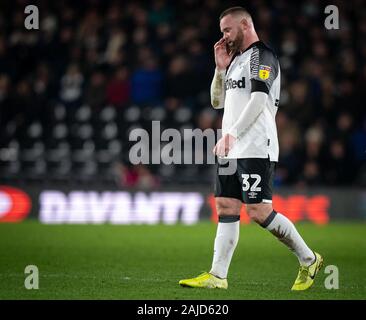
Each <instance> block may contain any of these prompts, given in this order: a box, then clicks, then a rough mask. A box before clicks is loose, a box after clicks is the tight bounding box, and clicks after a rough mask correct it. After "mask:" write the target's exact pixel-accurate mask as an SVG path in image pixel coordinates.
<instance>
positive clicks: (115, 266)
mask: <svg viewBox="0 0 366 320" xmlns="http://www.w3.org/2000/svg"><path fill="white" fill-rule="evenodd" d="M297 227H298V229H299V231H300V232H301V234H302V235H303V237H304V238H305V240H306V241H307V242H308V244H309V246H310V247H312V248H314V249H315V250H317V251H318V252H320V253H321V254H322V255H323V256H324V259H325V261H324V262H325V266H327V265H334V266H337V268H338V271H339V289H333V290H328V289H326V288H325V280H326V277H327V276H329V274H326V273H325V272H324V268H323V269H322V270H321V272H320V273H319V275H318V277H317V279H316V282H315V284H314V286H313V287H312V288H311V289H310V290H308V291H306V292H291V291H290V287H291V285H292V283H293V281H294V279H295V277H296V275H297V271H298V270H297V269H298V262H297V259H296V257H295V256H294V255H293V254H292V253H291V252H290V251H289V250H288V249H287V248H285V247H284V246H283V245H282V244H281V243H280V242H279V241H277V240H276V239H275V238H274V237H273V236H272V235H271V234H270V233H269V232H267V231H266V230H263V229H262V228H260V227H259V226H257V225H254V224H250V225H243V226H242V227H241V232H240V241H239V244H238V246H237V249H236V252H235V255H234V258H233V260H232V264H231V268H230V272H229V278H228V280H229V289H228V290H218V289H215V290H206V289H190V288H181V287H179V285H178V281H179V280H180V279H182V278H186V277H191V276H196V275H198V274H199V273H200V272H201V271H205V270H207V269H208V268H209V267H210V265H211V258H212V250H213V241H214V237H215V231H216V225H215V224H213V223H209V222H205V223H200V224H197V225H194V226H184V225H174V226H166V225H154V226H147V225H133V226H114V225H42V224H39V223H38V222H35V221H27V222H24V223H20V224H1V225H0V299H138V300H140V299H143V300H145V299H180V300H181V299H235V300H238V299H240V300H241V299H365V298H366V237H365V236H366V224H364V223H359V224H356V223H352V224H350V223H344V224H343V223H342V224H341V223H332V224H329V225H327V226H315V225H312V224H307V223H303V224H302V223H301V224H297ZM27 265H36V266H37V267H38V270H39V289H38V290H27V289H25V287H24V281H25V278H26V276H27V275H26V274H25V272H24V269H25V267H26V266H27ZM332 275H335V274H334V273H332Z"/></svg>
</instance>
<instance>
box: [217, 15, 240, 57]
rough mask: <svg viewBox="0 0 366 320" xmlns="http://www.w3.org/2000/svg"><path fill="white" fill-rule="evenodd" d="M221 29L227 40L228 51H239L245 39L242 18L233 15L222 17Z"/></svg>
mask: <svg viewBox="0 0 366 320" xmlns="http://www.w3.org/2000/svg"><path fill="white" fill-rule="evenodd" d="M220 29H221V32H222V34H223V38H224V39H225V42H226V48H227V51H228V52H230V51H234V52H236V51H238V50H239V49H240V47H241V46H242V44H243V39H244V33H243V30H242V29H241V25H240V20H239V19H238V18H235V17H233V16H232V15H227V16H225V17H223V18H222V19H221V21H220Z"/></svg>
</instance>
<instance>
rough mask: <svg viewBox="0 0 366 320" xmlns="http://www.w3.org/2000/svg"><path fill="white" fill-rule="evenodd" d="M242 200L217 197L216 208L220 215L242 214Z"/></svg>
mask: <svg viewBox="0 0 366 320" xmlns="http://www.w3.org/2000/svg"><path fill="white" fill-rule="evenodd" d="M241 205H242V204H241V201H239V200H236V199H225V198H216V210H217V214H218V215H219V216H220V215H240V209H241Z"/></svg>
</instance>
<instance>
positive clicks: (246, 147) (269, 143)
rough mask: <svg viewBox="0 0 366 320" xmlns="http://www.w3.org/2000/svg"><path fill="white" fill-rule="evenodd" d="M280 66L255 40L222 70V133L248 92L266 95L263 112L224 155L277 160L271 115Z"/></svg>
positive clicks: (274, 109) (277, 92) (243, 104)
mask: <svg viewBox="0 0 366 320" xmlns="http://www.w3.org/2000/svg"><path fill="white" fill-rule="evenodd" d="M280 78H281V72H280V65H279V61H278V59H277V57H276V55H275V54H274V53H273V51H272V50H271V49H270V48H268V47H267V46H266V45H265V44H264V43H263V42H261V41H257V42H254V43H253V44H252V45H250V46H249V47H248V48H247V49H246V50H245V51H244V52H243V53H238V54H237V55H236V56H235V57H234V58H233V60H232V62H231V64H230V65H229V67H228V68H227V70H226V75H225V79H224V81H225V100H224V116H223V121H222V134H223V135H224V134H225V133H228V131H229V130H230V128H231V127H232V125H233V124H234V123H235V122H236V121H237V119H238V118H239V116H240V114H241V113H242V111H243V108H245V107H246V106H247V104H248V101H249V100H250V94H251V93H252V92H256V91H261V92H265V93H267V94H268V98H267V101H266V105H265V107H264V110H263V112H262V113H261V114H260V115H259V116H258V118H257V119H256V120H255V122H254V123H253V124H252V125H251V126H250V127H249V128H248V130H247V131H246V132H244V133H243V134H242V135H241V136H240V137H238V139H237V140H236V142H235V144H234V146H233V148H232V149H231V150H230V151H229V154H228V155H227V157H226V158H228V159H239V158H269V159H270V160H271V161H278V152H279V148H278V138H277V128H276V121H275V116H276V112H277V108H278V104H279V99H280V87H281V79H280Z"/></svg>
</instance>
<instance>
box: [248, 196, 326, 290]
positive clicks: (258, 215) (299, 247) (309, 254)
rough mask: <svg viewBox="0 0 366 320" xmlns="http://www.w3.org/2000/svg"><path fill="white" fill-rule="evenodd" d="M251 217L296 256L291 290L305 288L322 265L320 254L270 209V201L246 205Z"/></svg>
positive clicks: (291, 225) (312, 280)
mask: <svg viewBox="0 0 366 320" xmlns="http://www.w3.org/2000/svg"><path fill="white" fill-rule="evenodd" d="M247 213H248V215H249V217H250V218H251V219H253V220H254V221H255V222H257V223H258V224H259V225H261V226H262V227H263V228H265V229H267V230H268V231H270V232H271V233H272V234H273V235H274V236H275V237H276V238H277V239H278V240H279V241H281V242H282V243H283V244H284V245H286V246H287V247H288V248H289V249H290V250H291V251H292V252H293V253H294V254H295V255H296V256H297V258H298V260H299V262H300V270H299V273H298V275H297V278H296V280H295V283H294V284H293V286H292V290H306V289H308V288H310V287H311V286H312V284H313V283H314V278H315V276H316V274H317V273H318V271H319V270H320V268H321V267H322V265H323V258H322V256H321V255H320V254H318V253H316V252H313V251H312V250H311V249H310V248H309V247H308V246H307V244H306V243H305V241H304V239H303V238H302V237H301V235H300V234H299V232H298V231H297V229H296V227H295V225H294V224H293V223H292V222H291V221H290V220H289V219H288V218H287V217H285V216H284V215H282V214H281V213H279V212H276V211H274V210H273V209H272V204H270V203H258V204H249V205H247Z"/></svg>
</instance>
